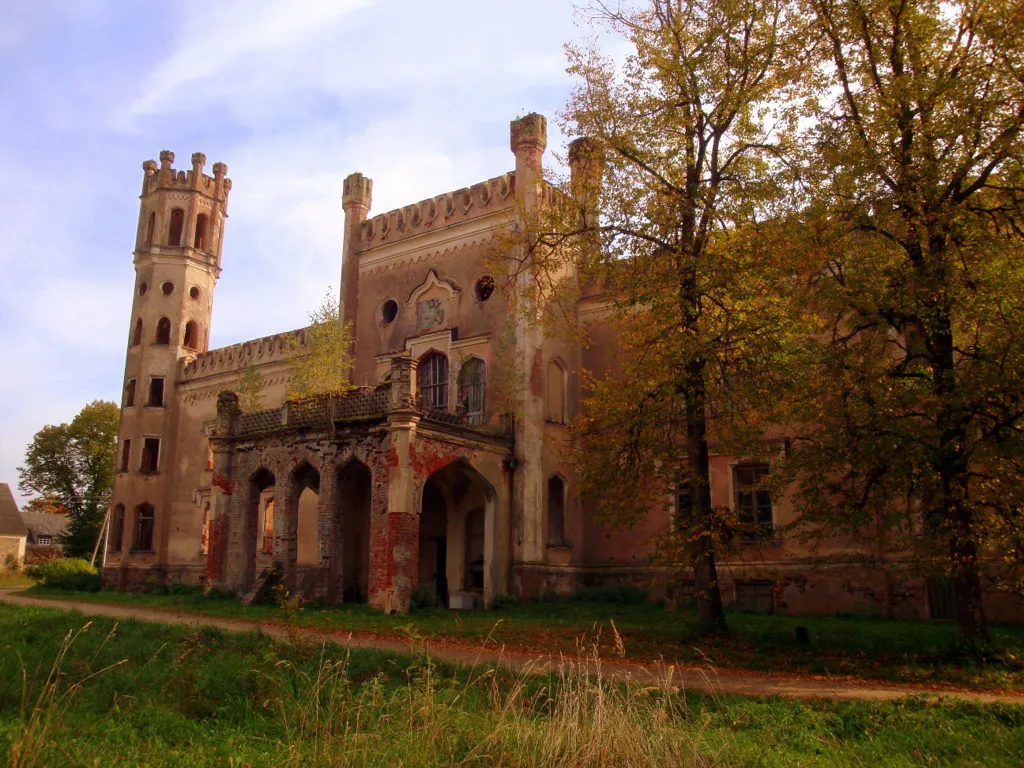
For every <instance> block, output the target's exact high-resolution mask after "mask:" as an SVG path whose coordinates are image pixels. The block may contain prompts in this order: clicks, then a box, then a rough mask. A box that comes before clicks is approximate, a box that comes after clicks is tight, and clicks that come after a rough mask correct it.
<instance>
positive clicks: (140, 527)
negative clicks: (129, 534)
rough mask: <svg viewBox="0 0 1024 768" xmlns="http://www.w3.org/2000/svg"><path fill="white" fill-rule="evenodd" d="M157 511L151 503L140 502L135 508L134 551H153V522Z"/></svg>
mask: <svg viewBox="0 0 1024 768" xmlns="http://www.w3.org/2000/svg"><path fill="white" fill-rule="evenodd" d="M155 518H156V513H155V511H154V510H153V507H152V505H150V504H139V506H137V507H136V508H135V541H134V542H133V543H132V551H133V552H152V551H153V523H154V520H155Z"/></svg>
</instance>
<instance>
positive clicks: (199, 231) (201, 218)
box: [192, 213, 210, 251]
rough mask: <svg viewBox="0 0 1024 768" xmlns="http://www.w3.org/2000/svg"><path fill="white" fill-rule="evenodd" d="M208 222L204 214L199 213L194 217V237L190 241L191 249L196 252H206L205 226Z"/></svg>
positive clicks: (208, 218)
mask: <svg viewBox="0 0 1024 768" xmlns="http://www.w3.org/2000/svg"><path fill="white" fill-rule="evenodd" d="M209 220H210V217H209V216H207V215H206V214H205V213H200V214H199V215H198V216H197V217H196V236H195V239H194V240H193V241H192V247H193V248H195V249H196V250H197V251H205V250H206V225H207V222H209Z"/></svg>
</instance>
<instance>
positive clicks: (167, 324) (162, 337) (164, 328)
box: [153, 317, 171, 344]
mask: <svg viewBox="0 0 1024 768" xmlns="http://www.w3.org/2000/svg"><path fill="white" fill-rule="evenodd" d="M153 343H154V344H170V343H171V321H170V320H168V319H167V318H166V317H161V318H160V320H159V322H157V324H156V338H155V340H154V341H153Z"/></svg>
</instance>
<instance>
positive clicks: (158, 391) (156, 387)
mask: <svg viewBox="0 0 1024 768" xmlns="http://www.w3.org/2000/svg"><path fill="white" fill-rule="evenodd" d="M146 405H148V406H150V407H152V408H163V407H164V380H163V377H162V376H154V377H153V378H151V379H150V380H149V402H147V403H146Z"/></svg>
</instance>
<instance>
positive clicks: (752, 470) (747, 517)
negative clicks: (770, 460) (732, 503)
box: [733, 464, 772, 541]
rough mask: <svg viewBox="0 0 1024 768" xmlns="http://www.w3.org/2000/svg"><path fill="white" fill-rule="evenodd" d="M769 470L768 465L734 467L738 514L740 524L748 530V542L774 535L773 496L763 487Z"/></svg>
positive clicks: (746, 536) (746, 532)
mask: <svg viewBox="0 0 1024 768" xmlns="http://www.w3.org/2000/svg"><path fill="white" fill-rule="evenodd" d="M769 469H770V468H769V466H768V465H767V464H744V465H741V466H737V467H733V486H734V487H735V489H736V512H737V514H738V516H739V521H740V524H741V525H743V526H744V527H745V528H746V529H747V530H746V531H744V534H743V535H744V538H745V539H746V540H747V541H755V540H758V539H764V538H770V537H771V535H772V496H771V492H770V491H768V490H767V489H766V488H764V487H763V481H764V478H765V477H766V476H767V475H768V472H769Z"/></svg>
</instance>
